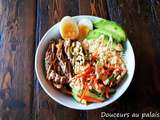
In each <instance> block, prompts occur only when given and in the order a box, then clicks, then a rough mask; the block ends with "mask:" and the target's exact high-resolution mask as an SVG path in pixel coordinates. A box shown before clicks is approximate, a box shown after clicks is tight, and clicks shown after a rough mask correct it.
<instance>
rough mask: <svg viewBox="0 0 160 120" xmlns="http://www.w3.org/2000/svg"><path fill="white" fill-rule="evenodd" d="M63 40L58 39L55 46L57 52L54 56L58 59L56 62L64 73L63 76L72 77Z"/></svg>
mask: <svg viewBox="0 0 160 120" xmlns="http://www.w3.org/2000/svg"><path fill="white" fill-rule="evenodd" d="M63 44H64V42H63V41H62V40H60V42H59V43H58V44H57V45H56V46H57V52H56V57H57V59H58V61H59V62H58V63H59V65H60V67H61V69H62V71H63V73H64V74H65V76H66V77H67V78H68V79H70V78H71V77H72V67H71V63H70V61H68V59H67V55H66V54H65V52H64V51H63V50H64V45H63Z"/></svg>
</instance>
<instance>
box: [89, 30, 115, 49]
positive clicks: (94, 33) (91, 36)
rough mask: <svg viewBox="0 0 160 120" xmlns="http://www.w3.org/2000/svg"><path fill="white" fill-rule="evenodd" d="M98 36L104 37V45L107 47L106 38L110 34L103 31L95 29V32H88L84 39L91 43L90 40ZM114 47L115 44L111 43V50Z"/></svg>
mask: <svg viewBox="0 0 160 120" xmlns="http://www.w3.org/2000/svg"><path fill="white" fill-rule="evenodd" d="M100 35H104V36H105V39H104V40H105V41H104V43H105V44H106V45H107V44H108V39H109V37H108V36H110V35H111V33H109V32H105V31H104V30H101V29H95V30H92V31H90V32H89V34H88V36H87V38H86V39H87V40H88V42H91V40H94V39H97V38H99V37H100ZM116 46H117V44H116V43H115V42H113V43H112V48H113V49H114V48H115V47H116Z"/></svg>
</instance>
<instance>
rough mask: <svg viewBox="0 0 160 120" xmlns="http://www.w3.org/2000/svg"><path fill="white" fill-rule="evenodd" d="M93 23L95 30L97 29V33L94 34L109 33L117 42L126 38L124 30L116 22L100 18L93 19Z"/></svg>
mask: <svg viewBox="0 0 160 120" xmlns="http://www.w3.org/2000/svg"><path fill="white" fill-rule="evenodd" d="M93 25H94V27H95V28H96V30H97V31H99V33H96V34H95V35H97V34H100V33H103V34H106V35H111V36H112V37H113V39H114V40H115V41H116V42H117V43H121V42H124V41H126V39H127V36H126V33H125V31H124V30H123V28H122V27H121V26H120V25H119V24H117V23H116V22H113V21H110V20H106V19H100V20H97V21H94V22H93Z"/></svg>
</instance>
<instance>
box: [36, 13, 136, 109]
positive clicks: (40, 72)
mask: <svg viewBox="0 0 160 120" xmlns="http://www.w3.org/2000/svg"><path fill="white" fill-rule="evenodd" d="M73 18H74V19H75V20H76V21H79V20H80V19H82V18H88V19H90V20H92V21H94V20H97V19H101V18H99V17H95V16H75V17H73ZM59 36H60V33H59V23H57V24H55V25H54V26H53V27H51V28H50V29H49V30H48V31H47V32H46V34H45V35H44V36H43V38H42V39H41V41H40V43H39V45H38V48H37V51H36V56H35V70H36V74H37V77H38V80H39V83H40V85H41V86H42V88H43V89H44V91H45V92H46V93H47V94H48V95H49V96H50V97H51V98H52V99H53V100H55V101H56V102H58V103H60V104H62V105H64V106H66V107H69V108H73V109H79V110H92V109H97V108H101V107H104V106H107V105H109V104H111V103H112V102H114V101H115V100H117V99H118V98H119V97H120V96H121V95H122V94H123V93H124V92H125V91H126V90H127V88H128V86H129V85H130V83H131V81H132V78H133V74H134V69H135V58H134V53H133V49H132V46H131V44H130V42H129V40H127V42H126V43H125V47H126V48H125V56H124V57H125V60H126V66H127V69H128V75H127V76H126V78H125V79H124V81H123V82H122V83H121V85H120V86H119V87H118V89H117V91H116V93H115V94H114V95H113V97H111V98H110V99H108V100H106V101H104V102H102V103H92V104H89V105H83V104H80V103H77V102H76V101H75V100H73V98H72V97H69V96H67V95H65V94H63V93H61V92H59V91H57V90H55V89H54V88H53V87H52V86H51V85H49V84H48V83H47V81H46V80H45V76H44V69H43V60H44V56H45V51H46V47H47V45H48V43H49V41H50V40H52V39H56V38H58V37H59Z"/></svg>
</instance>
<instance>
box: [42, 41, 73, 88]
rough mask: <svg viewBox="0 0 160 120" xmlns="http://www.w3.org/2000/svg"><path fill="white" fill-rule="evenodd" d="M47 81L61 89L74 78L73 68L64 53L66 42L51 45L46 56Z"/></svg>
mask: <svg viewBox="0 0 160 120" xmlns="http://www.w3.org/2000/svg"><path fill="white" fill-rule="evenodd" d="M45 68H46V74H47V75H46V79H47V80H49V81H52V83H53V86H54V87H56V88H57V89H61V88H62V86H63V84H65V83H68V82H69V78H71V77H72V66H71V63H70V61H69V60H68V58H67V55H66V53H65V52H64V41H63V40H58V41H56V42H55V41H53V42H51V43H50V44H49V46H48V49H47V51H46V55H45Z"/></svg>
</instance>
